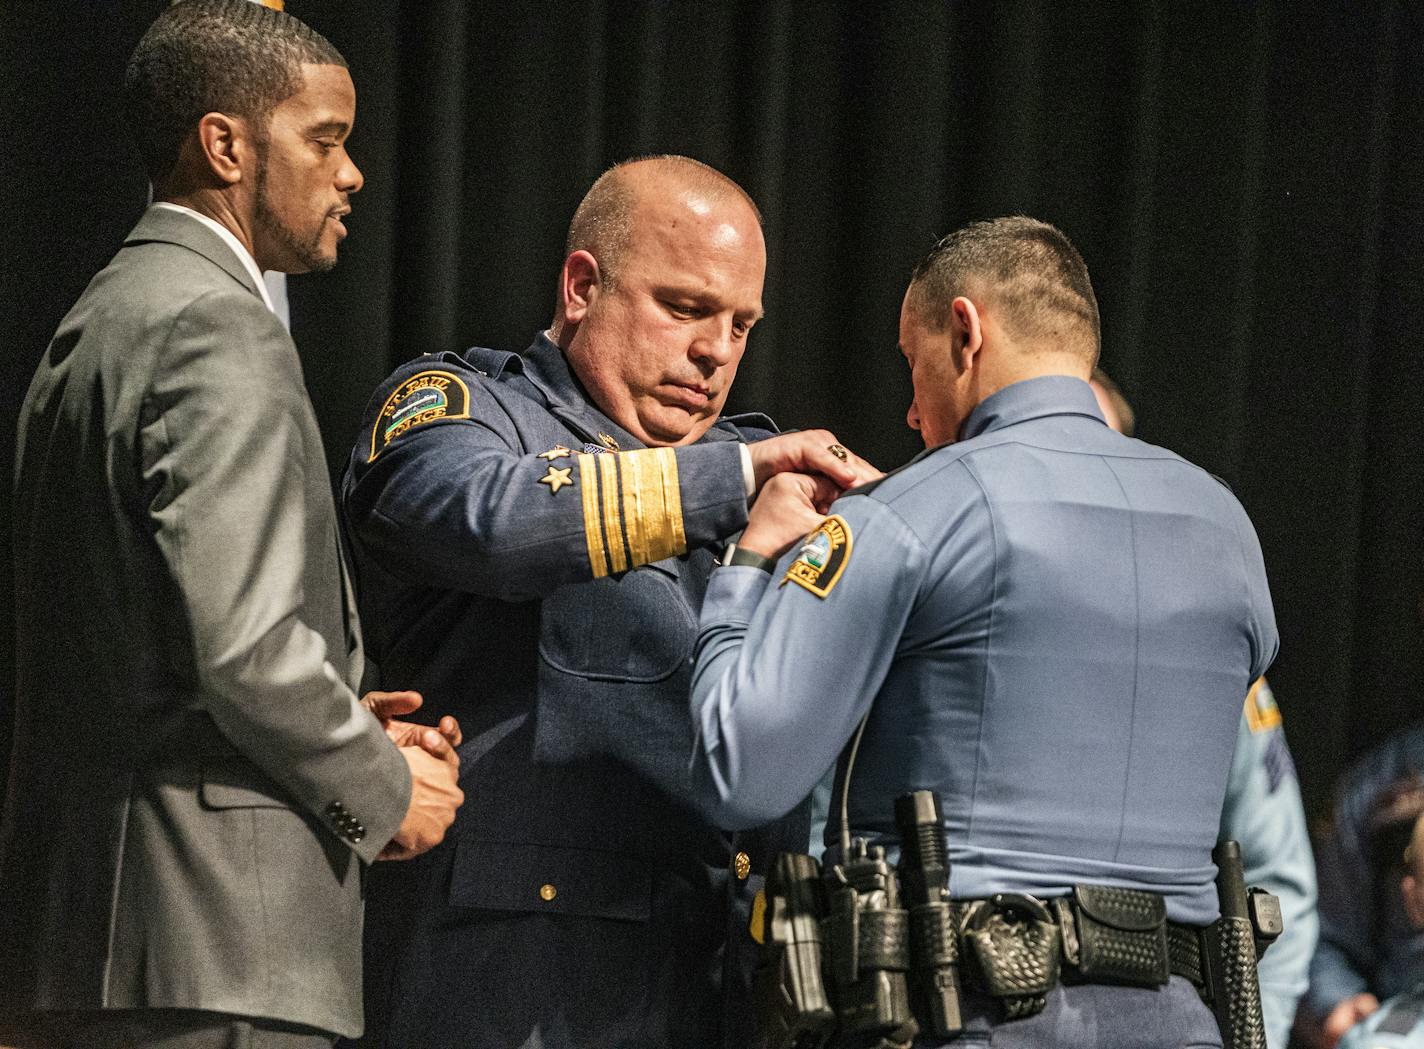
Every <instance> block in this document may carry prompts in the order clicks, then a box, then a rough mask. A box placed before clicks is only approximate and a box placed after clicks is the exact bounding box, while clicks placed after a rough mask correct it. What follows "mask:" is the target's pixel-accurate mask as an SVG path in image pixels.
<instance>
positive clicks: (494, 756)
mask: <svg viewBox="0 0 1424 1049" xmlns="http://www.w3.org/2000/svg"><path fill="white" fill-rule="evenodd" d="M765 265H766V255H765V248H764V244H763V240H762V233H761V227H760V216H759V214H758V212H757V210H756V207H755V205H754V204H753V203H752V202H751V200H750V198H748V197H747V195H746V194H745V193H744V192H743V191H742V190H741V189H740V188H739V187H738V186H737V185H736V184H735V183H733V182H732V181H731V180H729V179H727V178H726V177H725V176H723V175H721V174H719V173H718V172H716V171H713V170H712V169H710V168H708V167H706V166H704V165H702V164H699V163H697V162H695V161H691V160H688V159H686V158H677V157H672V158H653V159H648V160H643V161H638V162H634V163H630V164H626V165H622V166H619V167H617V168H614V169H613V170H611V171H610V172H608V173H607V174H605V175H604V176H603V177H602V178H601V179H599V180H598V182H597V183H595V185H594V187H593V188H592V189H591V190H590V191H589V194H588V196H587V197H586V198H585V200H584V202H583V203H582V204H581V205H580V207H579V209H578V212H577V213H576V215H575V217H574V220H573V223H572V226H571V229H570V233H569V244H568V253H567V257H566V260H565V262H564V266H563V270H562V272H561V274H560V277H559V285H558V301H557V307H556V316H555V319H554V323H553V326H552V327H551V329H550V330H549V331H548V332H546V333H543V334H541V335H540V336H539V337H538V338H536V339H535V341H534V344H533V345H532V346H531V347H530V348H529V349H528V350H527V351H526V352H525V353H524V354H523V355H522V356H521V355H518V354H514V353H507V352H501V351H497V350H489V349H472V350H469V351H467V352H465V353H464V354H455V353H440V354H434V355H429V356H426V357H423V358H421V359H418V360H415V361H412V362H410V363H409V364H407V365H405V366H403V367H401V368H399V369H397V371H396V372H395V373H394V374H393V375H392V376H391V377H390V378H389V379H388V380H387V381H386V382H385V383H384V384H383V385H382V387H381V388H380V389H379V390H378V391H377V393H376V394H375V396H374V397H373V399H372V401H371V405H370V409H369V411H368V414H367V418H366V420H365V424H364V429H363V432H362V434H361V436H360V440H359V443H358V444H357V446H356V448H355V450H354V451H353V453H352V456H351V460H350V466H349V469H348V471H347V474H346V478H345V483H344V487H343V492H342V498H343V509H344V511H345V514H346V519H347V523H348V527H349V531H350V534H351V538H352V540H353V544H352V545H353V549H354V552H355V561H356V566H357V576H358V586H359V592H360V595H361V596H360V602H361V612H362V617H363V622H364V624H365V627H366V631H367V641H368V649H369V650H370V651H371V652H372V654H373V656H374V658H375V660H376V661H377V662H378V664H379V666H380V671H381V674H382V679H383V680H390V681H399V682H401V683H402V685H403V686H404V687H408V688H413V689H417V690H419V691H420V692H421V694H422V695H423V696H424V697H425V706H424V708H423V709H422V710H421V712H420V715H419V716H422V717H428V718H431V719H433V718H434V717H437V716H439V715H442V714H455V715H457V716H458V717H459V719H460V722H461V724H462V725H463V726H464V728H465V733H466V742H465V743H464V745H463V747H462V748H461V751H460V757H461V785H462V786H463V788H464V790H465V792H466V796H467V797H468V798H469V799H470V804H468V805H467V806H466V807H465V808H464V810H463V817H462V818H461V820H460V821H459V822H457V824H456V825H455V827H454V828H453V829H452V831H451V833H450V836H449V837H448V838H447V845H446V847H445V848H443V849H441V850H440V852H438V853H433V854H431V856H430V857H428V858H425V859H422V860H418V861H415V862H413V863H411V864H407V865H403V869H401V868H397V869H394V870H391V871H379V872H374V876H373V877H372V878H371V882H370V894H369V904H368V911H367V926H368V935H367V963H368V987H369V989H370V997H369V998H368V1001H369V1002H370V1004H371V1008H370V1010H369V1013H370V1015H369V1017H368V1020H369V1023H368V1030H369V1031H370V1032H372V1033H371V1034H369V1035H368V1044H384V1045H389V1046H400V1047H411V1046H420V1047H422V1049H440V1047H446V1046H448V1047H452V1049H453V1047H458V1049H478V1047H484V1046H488V1047H491V1049H496V1047H497V1049H511V1047H515V1046H528V1047H531V1049H532V1047H539V1049H565V1047H566V1049H591V1047H597V1046H609V1047H614V1046H617V1047H620V1049H629V1047H639V1046H647V1047H669V1049H671V1047H677V1049H686V1047H702V1046H706V1047H712V1046H718V1047H720V1046H721V1045H723V1044H724V1038H725V1039H726V1041H727V1042H728V1043H731V1044H742V1043H743V1035H742V1034H741V1033H738V1028H737V1026H736V1024H737V1023H739V1022H741V1023H744V1022H745V1017H746V1010H745V1008H743V1007H742V1006H741V1005H740V1004H738V1002H737V998H736V996H735V994H734V993H732V992H733V991H735V990H736V988H738V987H739V986H740V985H741V983H742V981H743V978H744V973H743V971H742V970H741V969H739V968H738V967H737V966H735V965H727V966H726V968H727V971H726V972H725V973H724V963H727V962H728V958H727V957H726V956H727V954H728V953H729V952H728V930H729V928H733V929H742V930H744V929H745V924H746V923H745V913H746V909H747V907H746V905H747V904H748V903H749V900H750V895H751V893H752V892H754V885H755V883H756V882H757V880H758V874H757V871H758V867H759V865H760V862H761V860H762V858H763V856H764V855H765V854H766V853H767V852H774V851H775V850H779V849H783V848H794V849H801V848H804V845H805V834H806V827H807V825H806V821H805V820H804V818H803V819H802V820H801V821H799V822H798V821H794V820H793V821H789V822H784V823H783V824H782V825H779V826H778V827H776V828H772V830H771V831H768V832H765V833H763V834H761V835H760V836H758V838H757V839H756V840H752V841H750V842H748V843H747V844H743V843H741V842H733V841H732V840H731V839H730V838H729V837H728V836H727V835H725V834H723V833H722V832H720V831H718V830H717V829H716V828H715V827H714V826H713V825H712V824H710V823H709V822H707V821H706V820H705V819H703V818H702V817H701V816H699V815H698V814H697V812H696V811H695V809H694V808H693V807H692V802H691V783H690V777H689V770H688V762H687V755H688V753H689V751H690V749H691V745H692V731H691V724H690V721H689V717H688V710H687V695H688V689H689V681H690V671H691V666H690V660H689V657H690V655H691V652H692V645H693V641H694V638H695V635H696V622H697V612H698V610H699V608H700V606H701V599H702V594H703V591H704V589H705V586H706V580H707V575H708V573H709V571H710V570H711V567H712V559H713V551H712V549H711V547H713V546H714V545H716V546H718V547H719V548H720V541H721V540H724V539H725V538H726V537H727V536H728V535H729V534H731V533H733V532H735V531H737V530H738V529H740V528H741V527H742V526H743V525H744V524H745V522H746V519H747V509H748V502H749V500H750V499H752V498H753V497H754V496H755V494H756V492H757V490H758V489H759V488H760V487H761V485H762V484H763V483H764V482H765V480H766V479H767V477H769V476H771V475H772V474H774V473H776V472H778V471H782V470H788V469H795V470H811V471H823V472H824V473H826V474H829V475H830V476H831V478H833V481H828V482H827V483H832V484H837V485H846V486H849V485H851V484H853V483H856V482H857V481H859V480H864V479H866V478H868V477H870V476H875V475H874V474H873V471H870V470H869V467H867V466H866V465H865V464H864V463H862V462H860V461H859V460H857V459H855V458H854V457H850V456H848V457H847V458H846V460H845V461H842V460H841V459H840V458H838V457H837V456H836V455H834V454H832V452H830V451H829V450H828V446H829V445H831V444H834V442H835V438H834V437H833V436H832V435H830V434H828V433H826V432H824V431H811V432H806V433H798V434H790V435H784V436H770V435H769V428H770V423H769V422H768V421H766V420H765V419H763V418H762V417H760V416H758V417H752V418H738V419H722V418H720V414H721V409H722V405H723V403H724V401H725V399H726V396H727V391H728V388H729V387H730V385H731V383H732V379H733V377H734V376H735V374H736V370H737V364H738V362H739V361H740V359H741V356H742V353H743V351H744V349H745V347H746V342H747V336H748V333H749V332H750V330H751V328H752V325H753V324H755V323H756V321H757V319H758V318H759V317H760V316H761V312H762V307H761V289H762V279H763V274H764V271H765ZM763 438H764V439H763ZM748 441H756V442H757V443H755V444H752V445H750V446H748V444H747V443H746V442H748ZM808 790H809V788H808ZM789 808H791V806H788V809H789ZM780 815H781V813H777V816H780ZM763 822H765V821H763ZM729 900H730V901H731V903H732V906H731V907H730V908H729V906H728V903H729ZM729 916H730V917H729ZM724 985H725V986H724ZM724 989H725V990H726V992H727V993H726V995H725V1001H726V1004H724V994H723V991H724ZM724 1008H725V1009H726V1010H727V1011H728V1012H729V1013H730V1014H731V1017H730V1019H731V1021H732V1022H731V1023H730V1024H724V1016H723V1012H724Z"/></svg>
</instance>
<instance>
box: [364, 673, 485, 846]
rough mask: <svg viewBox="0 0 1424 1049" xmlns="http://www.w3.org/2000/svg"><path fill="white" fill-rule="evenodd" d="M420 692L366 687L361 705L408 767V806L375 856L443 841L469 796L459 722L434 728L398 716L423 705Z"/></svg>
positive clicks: (445, 720) (451, 720)
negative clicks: (461, 784)
mask: <svg viewBox="0 0 1424 1049" xmlns="http://www.w3.org/2000/svg"><path fill="white" fill-rule="evenodd" d="M422 702H423V700H422V699H421V696H420V693H418V692H410V691H405V692H368V693H366V696H365V697H364V698H363V699H362V700H361V705H362V706H363V707H365V708H366V709H367V710H369V711H370V712H371V713H372V714H374V715H375V716H376V718H377V720H379V721H380V723H381V727H382V728H384V729H385V730H386V735H387V736H388V737H389V738H390V740H391V742H392V743H394V744H395V745H396V746H397V747H399V748H400V752H401V757H403V758H405V760H406V764H407V765H409V766H410V781H411V783H410V805H409V807H408V808H407V809H406V814H405V819H404V820H402V821H401V825H400V829H399V830H398V831H396V835H395V837H394V838H392V839H391V840H390V842H389V843H388V844H387V845H386V847H385V848H383V849H382V850H381V853H380V855H379V856H378V857H377V859H382V860H408V859H411V858H413V857H415V856H419V855H420V854H421V853H422V852H427V851H429V850H430V849H433V848H434V847H435V846H436V845H439V844H440V842H441V840H442V839H443V838H444V837H445V832H446V831H447V830H449V828H450V824H452V823H453V822H455V810H456V809H458V808H459V807H460V804H461V803H462V802H463V801H464V800H465V794H464V792H463V791H462V790H460V787H459V785H458V784H459V775H460V755H459V753H458V752H457V751H456V749H455V748H456V747H458V746H459V745H460V743H461V740H462V739H463V736H462V735H461V733H460V723H459V722H458V721H456V720H455V719H454V718H453V717H451V716H450V715H448V714H447V715H446V716H445V717H443V718H441V719H440V724H439V725H437V726H436V727H434V728H432V727H430V726H429V725H418V724H416V723H414V722H410V721H400V720H397V715H399V714H409V713H411V712H412V711H415V710H418V709H419V708H420V705H421V703H422Z"/></svg>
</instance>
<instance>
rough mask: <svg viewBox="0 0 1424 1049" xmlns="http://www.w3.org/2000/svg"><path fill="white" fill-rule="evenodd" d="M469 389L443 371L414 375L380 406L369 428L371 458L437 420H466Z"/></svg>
mask: <svg viewBox="0 0 1424 1049" xmlns="http://www.w3.org/2000/svg"><path fill="white" fill-rule="evenodd" d="M469 417H470V389H469V387H468V386H466V385H465V384H464V382H463V381H461V379H460V378H459V376H457V375H453V374H451V373H450V372H447V371H425V372H417V373H416V374H415V375H412V376H411V377H410V378H409V379H407V380H406V381H405V382H403V383H401V384H400V386H398V387H397V388H396V391H395V393H393V394H391V395H390V396H389V397H387V398H386V403H385V404H384V405H382V406H381V414H380V415H378V416H377V417H376V425H375V426H373V427H371V457H370V458H369V459H367V460H366V461H367V462H375V461H376V456H378V455H380V454H381V452H382V451H384V450H385V448H386V446H387V445H389V444H390V443H391V442H392V441H394V440H395V439H396V438H397V437H399V436H401V435H402V434H404V433H407V432H408V431H410V430H412V429H414V428H415V427H417V426H424V425H425V424H426V423H432V422H434V421H435V420H437V419H468V418H469Z"/></svg>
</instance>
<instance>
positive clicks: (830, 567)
mask: <svg viewBox="0 0 1424 1049" xmlns="http://www.w3.org/2000/svg"><path fill="white" fill-rule="evenodd" d="M850 548H851V534H850V525H849V524H847V523H846V519H845V518H844V517H842V516H841V515H840V514H832V515H831V516H830V517H828V518H826V519H825V520H824V521H822V522H821V523H820V524H819V525H817V526H816V529H815V531H813V532H812V533H811V534H810V535H808V536H807V537H806V538H805V539H803V540H802V541H801V550H800V552H799V553H797V555H796V560H794V561H792V562H791V566H790V567H789V568H787V569H786V575H785V577H783V578H782V580H781V585H782V586H785V585H786V584H787V583H795V584H796V585H797V586H802V587H805V588H806V589H807V590H809V591H811V593H813V594H815V595H816V596H817V597H820V598H824V597H825V596H826V595H827V594H829V593H830V592H831V591H832V590H833V589H835V585H836V584H837V583H838V582H840V578H841V573H842V572H844V571H845V566H846V563H847V562H848V561H850Z"/></svg>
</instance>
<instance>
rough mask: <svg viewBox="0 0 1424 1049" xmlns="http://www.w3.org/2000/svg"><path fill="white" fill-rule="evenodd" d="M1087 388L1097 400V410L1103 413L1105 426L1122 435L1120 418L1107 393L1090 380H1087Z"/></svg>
mask: <svg viewBox="0 0 1424 1049" xmlns="http://www.w3.org/2000/svg"><path fill="white" fill-rule="evenodd" d="M1088 386H1089V387H1090V388H1091V389H1092V391H1093V397H1095V398H1096V399H1097V402H1098V408H1099V410H1100V411H1101V412H1102V413H1103V418H1104V419H1106V420H1107V424H1108V425H1109V426H1111V427H1112V428H1113V429H1114V430H1116V431H1117V432H1118V433H1122V416H1120V415H1118V413H1117V408H1116V407H1114V406H1113V402H1112V398H1111V397H1109V396H1108V391H1107V390H1105V389H1103V388H1102V387H1101V386H1099V385H1098V384H1097V383H1096V382H1094V381H1092V380H1091V379H1090V380H1088Z"/></svg>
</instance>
